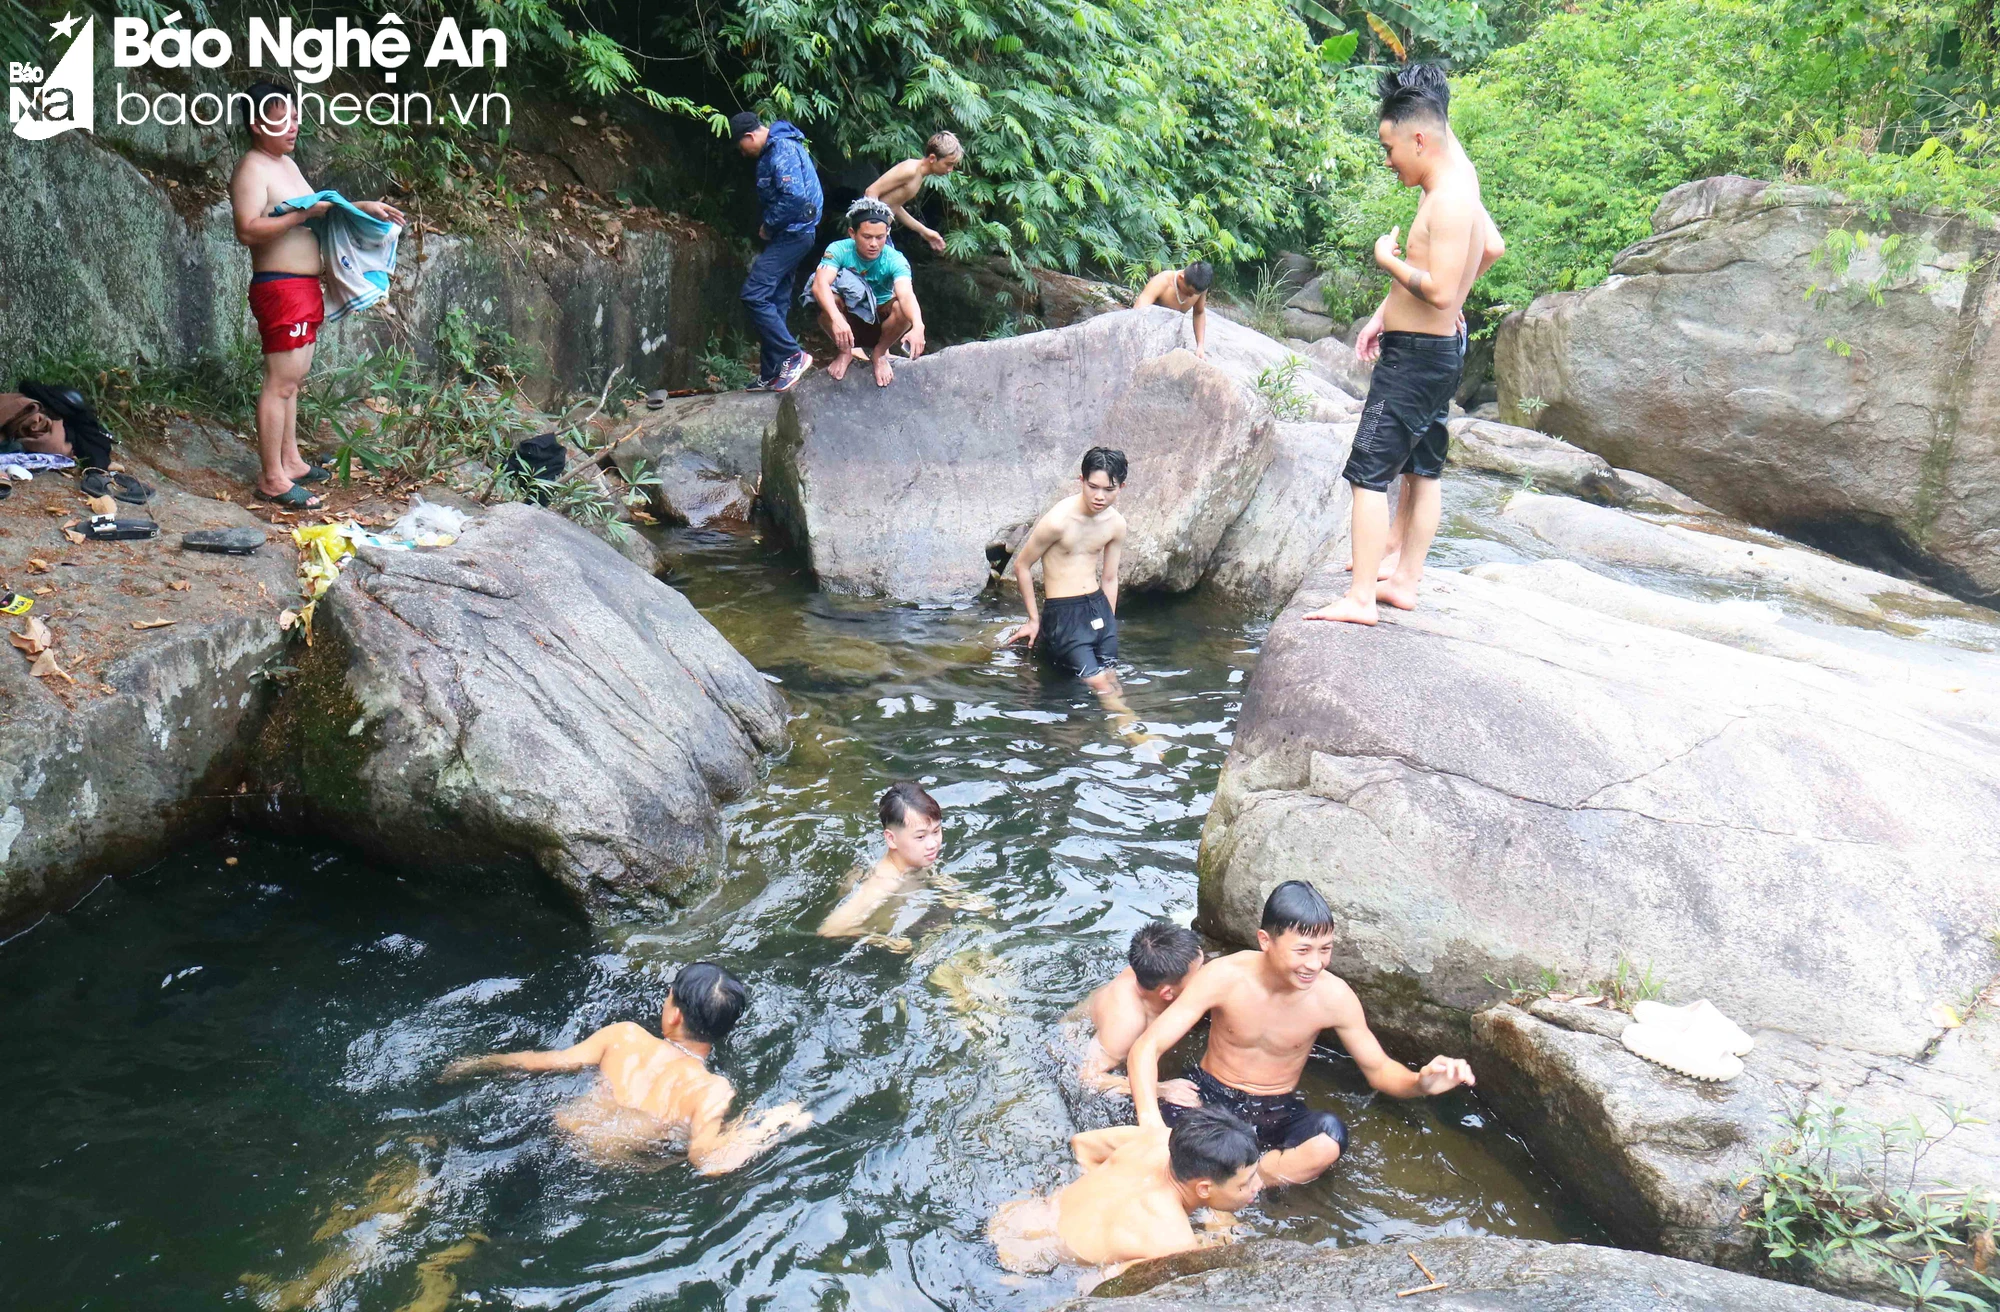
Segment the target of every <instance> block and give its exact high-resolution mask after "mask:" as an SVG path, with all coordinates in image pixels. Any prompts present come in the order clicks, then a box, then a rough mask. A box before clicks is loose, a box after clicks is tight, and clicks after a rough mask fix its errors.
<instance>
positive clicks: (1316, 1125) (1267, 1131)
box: [1160, 1066, 1347, 1156]
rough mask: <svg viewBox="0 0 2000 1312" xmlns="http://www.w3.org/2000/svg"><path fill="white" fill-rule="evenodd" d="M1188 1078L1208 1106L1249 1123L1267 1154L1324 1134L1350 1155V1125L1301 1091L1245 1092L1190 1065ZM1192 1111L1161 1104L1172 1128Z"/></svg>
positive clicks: (1293, 1146) (1259, 1144)
mask: <svg viewBox="0 0 2000 1312" xmlns="http://www.w3.org/2000/svg"><path fill="white" fill-rule="evenodd" d="M1187 1078H1188V1079H1190V1080H1193V1081H1194V1087H1195V1088H1196V1089H1197V1090H1199V1091H1200V1093H1201V1105H1202V1106H1204V1107H1226V1108H1228V1109H1229V1110H1230V1111H1232V1112H1234V1113H1235V1114H1236V1115H1238V1116H1240V1117H1242V1118H1243V1120H1245V1121H1246V1122H1248V1123H1249V1125H1250V1128H1251V1129H1253V1130H1255V1131H1256V1132H1257V1146H1258V1147H1259V1148H1262V1149H1263V1150H1264V1151H1265V1152H1271V1151H1274V1150H1276V1149H1282V1148H1296V1147H1298V1146H1299V1145H1300V1144H1302V1143H1304V1142H1305V1141H1306V1140H1308V1139H1310V1138H1312V1137H1313V1136H1314V1135H1316V1134H1323V1135H1325V1136H1326V1137H1327V1138H1329V1139H1331V1140H1333V1141H1334V1142H1335V1143H1337V1144H1339V1145H1340V1151H1341V1155H1342V1156H1345V1155H1346V1153H1347V1122H1345V1121H1343V1120H1341V1119H1340V1118H1339V1117H1338V1116H1335V1115H1334V1114H1333V1113H1332V1112H1316V1111H1314V1110H1313V1109H1312V1108H1310V1107H1308V1106H1306V1096H1305V1095H1304V1094H1303V1093H1300V1092H1299V1091H1298V1090H1297V1089H1293V1090H1292V1091H1291V1092H1290V1093H1275V1094H1260V1093H1245V1092H1243V1090H1241V1089H1235V1088H1231V1087H1230V1086H1229V1085H1227V1084H1224V1083H1223V1082H1222V1081H1221V1080H1218V1079H1216V1078H1215V1077H1214V1076H1213V1075H1210V1074H1209V1073H1208V1072H1207V1071H1205V1070H1203V1069H1202V1068H1201V1067H1200V1066H1190V1067H1188V1069H1187ZM1188 1110H1190V1109H1189V1108H1186V1107H1176V1106H1174V1105H1173V1104H1171V1103H1165V1102H1163V1103H1161V1104H1160V1116H1161V1117H1162V1118H1163V1119H1164V1120H1165V1121H1166V1123H1167V1124H1168V1125H1169V1126H1171V1125H1173V1124H1174V1122H1175V1121H1178V1120H1179V1119H1180V1114H1181V1113H1182V1112H1184V1111H1188Z"/></svg>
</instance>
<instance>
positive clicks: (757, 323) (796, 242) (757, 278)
mask: <svg viewBox="0 0 2000 1312" xmlns="http://www.w3.org/2000/svg"><path fill="white" fill-rule="evenodd" d="M816 236H817V234H816V233H815V232H814V231H813V230H812V229H807V230H806V231H804V232H788V233H781V234H779V235H778V236H777V237H775V238H773V239H772V240H771V242H770V244H769V245H767V246H765V247H764V249H763V250H762V251H761V252H759V253H758V255H757V258H756V259H754V260H752V261H750V276H749V277H748V278H745V279H744V280H743V308H744V309H745V310H747V311H749V313H750V323H751V325H752V326H753V327H755V328H756V330H757V336H758V338H759V340H760V341H761V342H762V344H763V351H762V359H761V365H762V370H761V374H762V377H763V379H764V381H765V382H767V383H768V382H770V381H771V380H772V379H773V378H776V377H777V376H778V373H779V371H780V370H782V369H783V368H784V367H785V361H787V360H789V359H791V358H792V357H793V356H795V355H797V354H798V353H799V343H798V339H797V338H795V337H793V336H792V330H791V329H790V328H789V327H788V326H787V325H786V323H785V315H786V313H787V312H788V311H790V309H791V308H792V296H793V293H794V292H796V291H797V289H798V282H799V265H800V264H801V263H802V262H803V261H804V260H805V258H806V256H807V255H809V254H811V253H812V248H813V245H814V240H815V238H816Z"/></svg>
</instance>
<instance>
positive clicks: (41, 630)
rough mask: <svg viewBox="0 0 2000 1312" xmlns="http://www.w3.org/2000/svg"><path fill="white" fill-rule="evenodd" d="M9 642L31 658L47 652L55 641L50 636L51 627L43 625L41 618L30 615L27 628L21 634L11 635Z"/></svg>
mask: <svg viewBox="0 0 2000 1312" xmlns="http://www.w3.org/2000/svg"><path fill="white" fill-rule="evenodd" d="M7 640H8V641H9V642H11V643H13V644H14V645H15V646H16V647H19V648H20V649H21V650H22V651H24V652H26V653H28V655H30V656H39V655H41V654H42V653H43V652H45V651H47V650H48V649H49V647H50V645H51V644H53V643H54V642H55V639H54V638H53V637H52V636H50V634H49V626H48V625H46V624H44V623H42V621H41V618H40V617H39V616H34V615H30V616H29V617H28V624H27V627H26V628H24V629H22V630H21V631H20V632H19V633H10V634H8V635H7Z"/></svg>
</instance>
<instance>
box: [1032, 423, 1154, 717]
mask: <svg viewBox="0 0 2000 1312" xmlns="http://www.w3.org/2000/svg"><path fill="white" fill-rule="evenodd" d="M1125 474H1126V466H1125V453H1124V452H1123V451H1113V450H1111V449H1110V448H1109V447H1102V446H1094V447H1092V448H1090V450H1088V451H1086V452H1084V453H1083V473H1082V475H1081V476H1080V481H1081V482H1082V484H1083V490H1082V491H1080V492H1078V493H1077V494H1076V495H1075V496H1073V497H1064V498H1063V499H1062V500H1061V501H1058V502H1056V504H1055V505H1054V506H1053V507H1052V508H1050V510H1049V513H1048V514H1046V515H1043V516H1042V518H1041V520H1040V522H1038V523H1037V524H1036V525H1035V527H1034V531H1033V532H1031V533H1029V534H1028V537H1027V540H1026V541H1024V542H1023V543H1021V549H1020V550H1019V551H1017V552H1015V553H1014V581H1015V582H1017V583H1019V584H1020V585H1021V604H1022V605H1024V606H1026V607H1027V608H1028V622H1027V623H1026V624H1023V625H1022V626H1021V627H1020V629H1018V630H1017V631H1016V632H1015V634H1014V636H1013V637H1012V638H1009V639H1008V644H1009V645H1010V646H1011V645H1012V644H1014V643H1017V642H1021V643H1026V644H1027V645H1028V646H1029V648H1030V649H1033V650H1037V651H1039V652H1040V653H1041V654H1042V656H1043V657H1044V658H1046V659H1047V660H1049V661H1050V662H1051V663H1053V664H1055V665H1056V666H1058V667H1060V668H1061V669H1063V670H1064V671H1066V672H1068V673H1071V674H1074V675H1076V676H1077V677H1079V678H1081V679H1082V680H1083V681H1084V683H1085V684H1086V685H1087V686H1088V687H1089V688H1090V690H1091V691H1092V692H1094V693H1096V694H1097V695H1098V696H1099V697H1101V698H1106V699H1116V698H1117V697H1118V696H1119V695H1120V692H1121V689H1120V688H1119V686H1118V671H1117V670H1116V669H1115V668H1114V666H1115V664H1116V662H1117V660H1118V558H1119V553H1120V552H1121V551H1123V550H1124V547H1125V517H1124V516H1123V515H1121V514H1119V513H1118V490H1119V489H1120V488H1122V487H1124V486H1125ZM1038 560H1039V561H1041V562H1042V591H1043V593H1044V594H1045V595H1046V597H1047V603H1046V604H1045V605H1044V606H1043V607H1042V610H1041V613H1040V614H1037V613H1036V610H1035V576H1034V573H1033V569H1034V564H1035V562H1036V561H1038ZM1107 704H1110V702H1109V701H1108V702H1107ZM1113 709H1114V710H1122V709H1123V708H1122V707H1119V706H1115V705H1114V706H1113Z"/></svg>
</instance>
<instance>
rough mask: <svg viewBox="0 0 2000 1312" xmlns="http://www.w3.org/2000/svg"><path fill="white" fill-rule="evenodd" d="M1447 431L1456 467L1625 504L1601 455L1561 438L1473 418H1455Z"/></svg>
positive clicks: (1616, 479)
mask: <svg viewBox="0 0 2000 1312" xmlns="http://www.w3.org/2000/svg"><path fill="white" fill-rule="evenodd" d="M1447 427H1448V428H1449V429H1450V430H1451V461H1452V463H1453V464H1455V465H1459V466H1461V467H1463V468H1466V469H1479V470H1484V471H1485V472H1487V473H1489V474H1507V475H1510V476H1512V477H1515V478H1520V479H1526V480H1529V481H1531V482H1533V483H1534V484H1535V485H1536V486H1538V487H1547V488H1553V489H1555V490H1556V491H1559V492H1567V493H1568V494H1570V495H1571V496H1577V497H1582V498H1584V499H1585V500H1588V501H1597V502H1601V503H1603V504H1605V505H1612V506H1616V505H1623V504H1624V503H1625V499H1626V491H1625V487H1624V485H1623V483H1622V482H1621V480H1620V479H1619V477H1618V471H1617V470H1615V469H1613V468H1612V467H1611V465H1610V463H1609V462H1607V461H1606V460H1605V459H1604V457H1603V456H1597V455H1592V454H1591V453H1590V452H1588V451H1585V450H1584V449H1583V448H1582V447H1579V446H1572V445H1571V444H1570V443H1568V442H1565V441H1563V440H1562V439H1561V438H1557V437H1550V436H1549V435H1548V434H1547V433H1539V432H1536V431H1535V430H1534V429H1532V428H1521V427H1518V426H1517V425H1514V424H1498V423H1494V422H1492V421H1491V420H1486V419H1475V418H1471V417H1469V416H1468V417H1465V418H1460V419H1453V420H1451V421H1450V423H1449V424H1448V425H1447Z"/></svg>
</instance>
